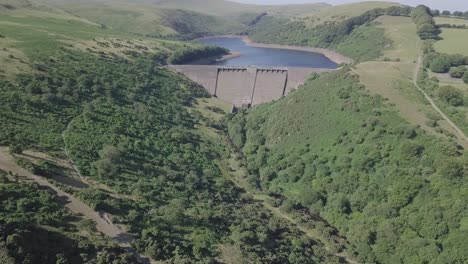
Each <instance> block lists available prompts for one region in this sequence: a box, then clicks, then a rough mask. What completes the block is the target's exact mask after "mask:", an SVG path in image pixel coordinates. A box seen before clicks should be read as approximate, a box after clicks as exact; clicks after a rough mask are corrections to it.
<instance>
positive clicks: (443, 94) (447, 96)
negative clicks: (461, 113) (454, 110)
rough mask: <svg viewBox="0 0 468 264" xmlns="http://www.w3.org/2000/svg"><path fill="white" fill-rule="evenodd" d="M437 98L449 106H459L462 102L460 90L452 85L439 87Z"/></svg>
mask: <svg viewBox="0 0 468 264" xmlns="http://www.w3.org/2000/svg"><path fill="white" fill-rule="evenodd" d="M439 98H440V99H441V100H442V101H444V102H446V103H447V104H449V105H451V106H460V105H463V103H464V99H463V94H462V92H461V91H459V90H457V89H456V88H454V87H452V86H444V87H441V88H440V91H439Z"/></svg>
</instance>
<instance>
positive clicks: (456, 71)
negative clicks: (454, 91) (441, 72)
mask: <svg viewBox="0 0 468 264" xmlns="http://www.w3.org/2000/svg"><path fill="white" fill-rule="evenodd" d="M465 73H466V67H465V66H458V67H453V68H451V69H450V76H451V77H452V78H462V77H463V76H464V75H465Z"/></svg>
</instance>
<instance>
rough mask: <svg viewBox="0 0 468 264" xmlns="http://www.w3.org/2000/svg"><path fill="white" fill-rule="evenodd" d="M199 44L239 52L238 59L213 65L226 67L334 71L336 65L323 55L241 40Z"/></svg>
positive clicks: (223, 40)
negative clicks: (254, 45) (251, 44)
mask: <svg viewBox="0 0 468 264" xmlns="http://www.w3.org/2000/svg"><path fill="white" fill-rule="evenodd" d="M199 42H201V43H203V44H205V45H216V46H221V47H224V48H227V49H229V50H230V51H231V52H239V53H240V54H241V56H240V57H236V58H232V59H228V60H225V61H221V62H218V63H215V64H217V65H228V66H250V65H255V66H269V67H306V68H326V69H335V68H336V67H337V64H336V63H334V62H333V61H331V60H330V59H328V58H327V57H325V56H324V55H323V54H320V53H314V52H308V51H298V50H287V49H272V48H257V47H252V46H249V45H247V44H245V43H244V42H243V41H242V39H241V38H226V37H219V38H207V39H201V40H199Z"/></svg>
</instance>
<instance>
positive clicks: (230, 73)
mask: <svg viewBox="0 0 468 264" xmlns="http://www.w3.org/2000/svg"><path fill="white" fill-rule="evenodd" d="M170 67H171V68H172V69H173V70H175V71H176V72H179V73H181V74H183V75H185V76H186V77H187V78H189V79H191V80H192V81H194V82H197V83H198V84H200V85H201V86H203V87H204V88H205V89H206V90H207V91H208V92H209V93H210V94H211V95H213V96H216V97H217V98H219V99H220V100H223V101H225V102H228V103H230V104H233V105H234V106H235V107H238V108H239V107H242V108H246V107H249V106H252V105H258V104H262V103H267V102H271V101H274V100H278V99H280V98H281V97H283V96H286V95H287V94H288V93H290V92H291V91H292V90H294V89H296V88H298V87H299V86H300V85H301V84H303V83H304V82H305V80H306V79H307V78H308V77H309V76H310V75H311V74H312V73H314V72H315V73H321V72H328V71H333V70H332V69H316V68H296V67H292V68H275V67H271V68H270V67H237V66H234V67H233V66H216V65H171V66H170Z"/></svg>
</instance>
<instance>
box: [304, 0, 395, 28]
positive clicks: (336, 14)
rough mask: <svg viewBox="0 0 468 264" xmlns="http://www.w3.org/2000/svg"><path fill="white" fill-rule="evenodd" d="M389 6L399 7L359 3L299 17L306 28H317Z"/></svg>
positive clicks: (389, 3) (383, 3)
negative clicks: (303, 21)
mask: <svg viewBox="0 0 468 264" xmlns="http://www.w3.org/2000/svg"><path fill="white" fill-rule="evenodd" d="M391 6H401V4H399V3H396V2H378V1H369V2H359V3H352V4H344V5H335V6H325V7H323V8H321V9H320V10H314V11H312V12H308V13H304V14H302V15H301V16H300V18H303V19H304V20H305V21H306V25H307V26H309V27H310V26H317V25H321V24H324V23H326V22H334V21H342V20H345V19H348V18H351V17H355V16H359V15H361V14H363V13H364V12H366V11H369V10H372V9H375V8H388V7H391Z"/></svg>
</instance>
